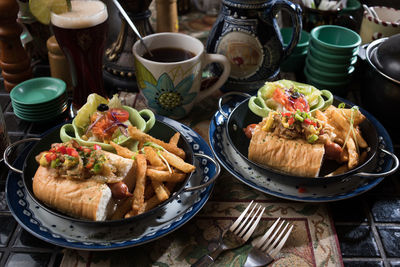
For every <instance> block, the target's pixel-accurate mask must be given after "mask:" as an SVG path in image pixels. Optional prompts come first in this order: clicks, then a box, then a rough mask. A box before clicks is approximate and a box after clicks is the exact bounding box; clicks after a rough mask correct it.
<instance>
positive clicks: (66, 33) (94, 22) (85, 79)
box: [51, 0, 108, 112]
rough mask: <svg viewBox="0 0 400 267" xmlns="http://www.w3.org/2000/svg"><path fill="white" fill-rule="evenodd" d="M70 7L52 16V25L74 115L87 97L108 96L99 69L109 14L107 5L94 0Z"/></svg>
mask: <svg viewBox="0 0 400 267" xmlns="http://www.w3.org/2000/svg"><path fill="white" fill-rule="evenodd" d="M71 6H72V9H71V11H69V12H65V13H61V14H55V13H51V25H52V29H53V32H54V35H55V37H56V39H57V42H58V43H59V45H60V47H61V49H62V50H63V52H64V54H65V56H66V57H67V60H68V62H69V65H70V66H69V68H70V70H71V76H72V84H73V89H74V90H73V97H72V108H73V110H74V111H75V112H76V110H77V109H79V108H80V107H82V106H83V105H84V104H85V103H86V99H87V97H88V95H89V94H91V93H97V94H99V95H101V96H104V97H106V96H107V94H106V92H105V90H104V84H103V74H102V65H103V53H104V47H105V44H106V39H107V30H108V25H107V18H108V12H107V7H106V5H105V4H104V3H103V2H102V1H96V0H87V1H85V0H73V1H71ZM66 67H67V66H66Z"/></svg>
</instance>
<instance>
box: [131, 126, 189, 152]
mask: <svg viewBox="0 0 400 267" xmlns="http://www.w3.org/2000/svg"><path fill="white" fill-rule="evenodd" d="M128 133H129V135H130V136H131V137H132V138H133V139H134V140H138V141H139V142H143V143H144V142H153V143H156V144H157V145H159V146H162V147H163V148H164V149H166V150H168V151H169V152H171V153H173V154H175V155H177V156H178V157H180V158H182V159H184V158H185V151H183V150H182V149H181V148H179V147H177V146H175V145H171V144H169V143H165V142H164V141H161V140H160V139H157V138H154V137H152V136H150V135H148V134H146V133H144V132H142V131H140V130H139V129H137V128H136V127H134V126H129V127H128Z"/></svg>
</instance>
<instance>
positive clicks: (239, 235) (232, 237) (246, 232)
mask: <svg viewBox="0 0 400 267" xmlns="http://www.w3.org/2000/svg"><path fill="white" fill-rule="evenodd" d="M252 204H253V201H251V202H250V204H249V205H248V206H247V208H246V209H245V210H244V211H243V212H242V214H240V216H239V218H237V220H236V221H235V222H234V223H233V224H232V225H231V227H229V230H228V231H227V232H226V233H225V234H224V236H223V237H222V240H221V241H220V242H219V245H218V247H217V248H216V249H215V250H214V251H212V252H211V253H209V254H208V255H204V256H203V257H201V258H200V259H199V260H198V261H196V262H195V263H194V264H193V265H192V266H195V267H204V266H209V265H210V264H212V263H213V262H214V261H215V259H216V258H217V257H218V256H219V254H221V253H222V252H223V251H225V250H230V249H235V248H237V247H240V246H242V245H243V244H244V243H246V241H247V240H248V239H249V238H250V236H251V235H252V234H253V232H254V230H255V229H256V227H257V225H258V223H259V221H260V219H261V217H262V215H263V213H264V210H265V208H262V206H261V205H259V204H256V205H254V206H253V207H252V209H251V211H250V212H249V213H248V214H247V215H246V213H247V211H248V210H249V209H250V207H251V205H252ZM256 207H258V208H257V210H255V209H256ZM261 208H262V209H261ZM260 210H261V212H260Z"/></svg>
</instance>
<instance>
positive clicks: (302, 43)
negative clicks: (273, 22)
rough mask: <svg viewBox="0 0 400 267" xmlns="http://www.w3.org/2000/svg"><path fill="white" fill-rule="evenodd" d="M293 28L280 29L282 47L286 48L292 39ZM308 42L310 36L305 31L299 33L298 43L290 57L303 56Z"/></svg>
mask: <svg viewBox="0 0 400 267" xmlns="http://www.w3.org/2000/svg"><path fill="white" fill-rule="evenodd" d="M292 33H293V28H282V29H281V36H282V40H283V45H284V46H288V45H289V42H290V40H291V39H292ZM309 41H310V34H309V33H308V32H306V31H301V33H300V38H299V42H298V43H297V45H296V47H295V48H294V49H293V50H292V54H291V55H295V54H296V55H297V54H303V53H305V52H306V51H307V48H308V44H309Z"/></svg>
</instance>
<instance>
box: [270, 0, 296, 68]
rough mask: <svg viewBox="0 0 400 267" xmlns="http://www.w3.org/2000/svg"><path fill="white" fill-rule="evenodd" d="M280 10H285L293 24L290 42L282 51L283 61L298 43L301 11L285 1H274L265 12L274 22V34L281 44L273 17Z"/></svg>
mask: <svg viewBox="0 0 400 267" xmlns="http://www.w3.org/2000/svg"><path fill="white" fill-rule="evenodd" d="M280 10H285V11H287V12H288V13H289V15H290V18H291V20H292V24H293V28H294V29H293V32H292V39H291V40H290V42H289V44H288V46H287V47H286V48H284V49H283V58H282V60H285V59H286V58H287V57H288V56H289V55H290V54H291V53H292V50H293V49H294V48H295V47H296V45H297V43H298V42H299V38H300V34H301V30H302V22H301V14H302V10H301V7H300V6H299V5H298V4H295V3H292V2H290V1H287V0H275V1H272V3H271V9H270V10H267V12H268V13H270V14H271V16H272V18H273V21H274V28H275V31H276V34H277V35H278V36H279V37H280V38H279V39H280V41H281V43H282V36H281V32H280V30H279V27H278V25H277V23H276V20H275V16H276V14H277V13H278V12H279V11H280ZM282 46H283V43H282Z"/></svg>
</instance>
